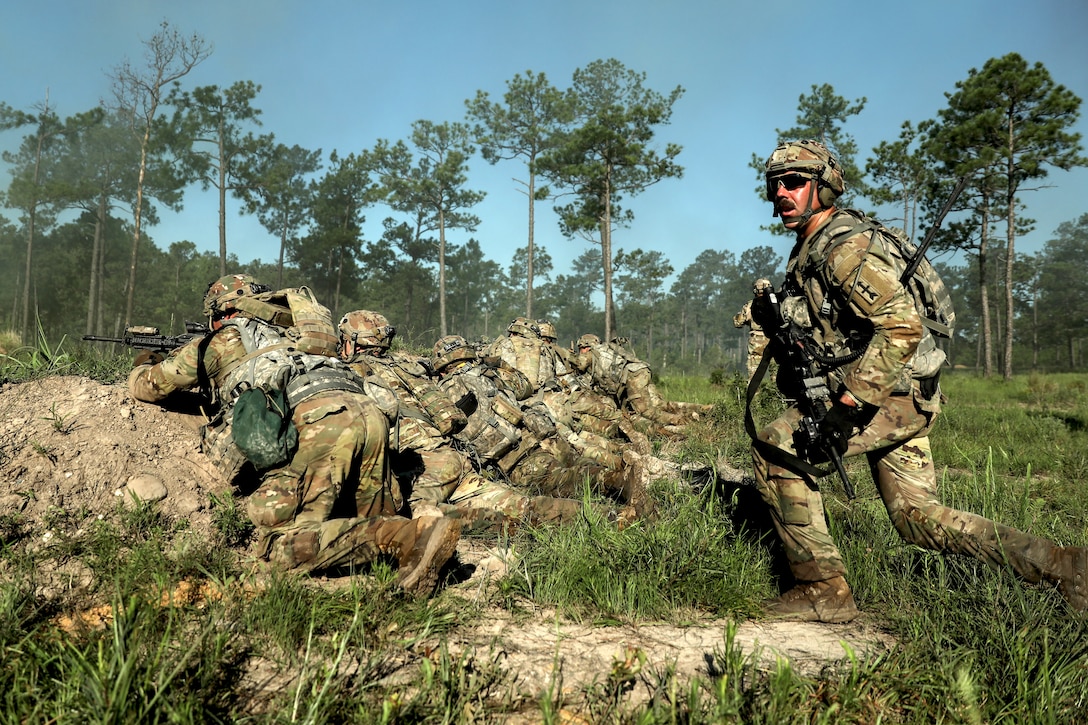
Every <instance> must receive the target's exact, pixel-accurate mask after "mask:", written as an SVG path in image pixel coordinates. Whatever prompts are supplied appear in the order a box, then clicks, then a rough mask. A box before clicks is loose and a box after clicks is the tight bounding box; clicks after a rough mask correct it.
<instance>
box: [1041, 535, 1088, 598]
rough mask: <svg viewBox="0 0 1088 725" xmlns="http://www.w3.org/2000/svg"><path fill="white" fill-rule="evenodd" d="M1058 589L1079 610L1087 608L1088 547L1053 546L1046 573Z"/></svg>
mask: <svg viewBox="0 0 1088 725" xmlns="http://www.w3.org/2000/svg"><path fill="white" fill-rule="evenodd" d="M1047 579H1050V580H1051V581H1053V582H1054V583H1056V584H1057V585H1058V591H1060V592H1061V593H1062V596H1063V597H1065V601H1067V602H1069V606H1071V607H1073V609H1076V610H1077V611H1079V612H1083V611H1084V610H1086V609H1088V549H1086V548H1084V547H1081V546H1059V547H1054V550H1053V551H1052V552H1051V554H1050V567H1049V572H1048V575H1047Z"/></svg>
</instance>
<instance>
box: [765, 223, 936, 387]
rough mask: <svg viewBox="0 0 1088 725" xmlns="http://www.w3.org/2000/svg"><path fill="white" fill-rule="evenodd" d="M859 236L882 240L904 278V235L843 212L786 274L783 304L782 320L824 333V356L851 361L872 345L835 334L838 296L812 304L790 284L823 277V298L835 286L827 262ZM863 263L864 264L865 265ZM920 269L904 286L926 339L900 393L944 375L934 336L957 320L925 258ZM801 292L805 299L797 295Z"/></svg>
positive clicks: (906, 252)
mask: <svg viewBox="0 0 1088 725" xmlns="http://www.w3.org/2000/svg"><path fill="white" fill-rule="evenodd" d="M843 217H846V218H843ZM857 234H868V235H870V238H871V239H872V240H873V241H874V242H875V241H877V239H879V242H880V246H879V249H880V250H883V252H884V254H885V256H886V258H887V259H888V260H889V261H890V262H891V264H892V267H893V268H894V269H895V271H896V273H897V275H898V276H900V277H902V275H903V273H904V272H905V270H906V267H907V262H908V260H909V259H910V257H911V256H912V251H911V250H914V247H913V245H911V244H910V243H909V242H908V241H907V240H906V238H905V237H904V236H902V235H901V234H898V235H897V234H896V233H895V232H894V231H893V230H890V229H888V228H887V227H884V226H882V225H880V224H879V223H878V222H876V221H874V220H872V219H870V218H869V217H865V216H863V215H862V214H860V213H858V212H855V211H853V210H843V211H842V212H841V214H840V215H836V217H835V218H834V219H833V220H832V221H831V222H830V223H829V224H828V226H827V227H826V228H825V229H823V230H821V231H820V232H819V233H818V234H817V236H816V238H815V239H813V240H812V243H811V247H810V248H809V251H808V255H807V258H806V259H805V260H803V265H804V267H803V268H802V269H790V270H787V289H786V294H787V295H788V296H787V297H785V298H784V299H783V300H782V314H783V317H784V318H785V319H787V320H790V321H792V322H794V323H795V324H797V325H798V326H799V327H801V328H802V329H806V330H813V329H820V330H822V331H823V336H822V337H823V339H822V340H821V342H823V343H824V344H825V345H826V347H827V348H828V349H827V350H826V352H827V353H828V354H830V355H833V356H843V357H849V356H850V355H853V354H855V353H860V351H861V350H863V349H864V348H865V347H866V346H867V345H868V340H858V339H850V338H847V337H844V336H843V333H844V332H845V331H843V330H837V329H836V330H832V328H833V325H832V324H831V320H832V317H833V316H835V315H838V314H840V313H841V311H840V310H838V309H837V305H838V304H839V300H838V298H837V297H836V296H829V297H825V298H824V299H823V300H822V301H820V300H808V294H807V293H803V292H802V291H801V290H798V289H796V288H795V286H794V285H793V284H792V282H793V281H794V280H795V279H796V276H797V275H800V276H801V277H802V278H806V277H807V276H808V275H810V274H813V273H815V274H817V275H819V276H820V286H821V289H822V294H824V295H827V290H828V289H829V288H830V287H831V286H832V282H831V281H830V280H829V279H826V278H824V276H823V275H824V274H826V273H827V264H828V259H829V258H830V257H831V254H832V252H833V251H834V250H835V249H836V248H837V247H838V246H839V245H840V244H843V243H844V242H846V241H847V240H848V239H850V238H851V237H853V236H855V235H857ZM864 263H865V262H864V261H863V262H862V264H864ZM918 269H919V271H918V272H916V273H915V275H914V278H913V280H908V283H907V284H905V285H904V287H905V289H906V290H907V292H908V293H909V294H910V295H911V298H912V300H913V301H914V307H915V309H916V310H917V312H918V315H919V317H920V318H921V321H922V338H921V340H920V341H919V343H918V348H917V350H916V351H915V353H914V355H913V356H912V358H911V360H910V362H909V363H908V365H907V366H906V368H905V370H904V377H903V379H902V380H901V381H900V383H899V384H898V385H897V386H896V390H897V391H898V392H906V391H907V390H909V389H910V379H911V378H914V379H925V378H930V377H932V376H933V375H935V374H937V372H939V371H940V368H941V366H942V365H943V364H944V361H945V359H946V355H945V352H944V351H943V350H941V349H940V348H939V347H938V346H937V341H936V339H935V338H934V333H935V332H936V333H937V334H941V335H942V336H944V333H945V332H947V333H949V334H950V332H951V325H952V324H954V322H955V313H954V312H953V311H952V303H951V298H950V297H949V296H948V290H947V288H946V287H945V286H944V284H943V282H941V280H940V277H939V276H938V275H937V273H936V270H934V269H933V267H932V265H930V264H929V262H928V261H924V260H923V263H922V264H920V265H919V268H918ZM920 274H924V275H925V277H926V279H925V283H924V284H923V283H922V282H919V281H917V280H918V279H919V275H920ZM802 284H803V283H802ZM802 294H803V295H805V296H797V295H802ZM813 313H815V314H816V319H813V317H812V316H813ZM931 318H932V319H931Z"/></svg>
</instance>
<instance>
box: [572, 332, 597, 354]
mask: <svg viewBox="0 0 1088 725" xmlns="http://www.w3.org/2000/svg"><path fill="white" fill-rule="evenodd" d="M600 344H601V338H599V337H597V336H596V335H594V334H593V333H592V332H587V333H586V334H584V335H582V336H581V337H579V338H578V349H579V350H580V349H582V348H583V347H592V346H593V345H600Z"/></svg>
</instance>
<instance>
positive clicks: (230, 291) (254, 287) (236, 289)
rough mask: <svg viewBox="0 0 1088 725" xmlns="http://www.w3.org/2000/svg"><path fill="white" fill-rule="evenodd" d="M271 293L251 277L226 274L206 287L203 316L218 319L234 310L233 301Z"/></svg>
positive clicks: (268, 288)
mask: <svg viewBox="0 0 1088 725" xmlns="http://www.w3.org/2000/svg"><path fill="white" fill-rule="evenodd" d="M271 291H272V288H271V287H269V286H268V285H265V284H261V283H260V282H258V281H257V280H256V278H254V277H253V276H252V275H248V274H228V275H226V276H225V277H220V278H219V279H217V280H215V281H214V282H212V283H211V284H209V285H208V289H207V291H206V292H204V314H205V315H206V316H207V317H210V318H216V317H220V316H222V315H224V314H227V313H228V312H230V311H231V310H233V309H235V306H234V300H236V299H238V298H240V297H253V296H255V295H259V294H263V293H265V292H271Z"/></svg>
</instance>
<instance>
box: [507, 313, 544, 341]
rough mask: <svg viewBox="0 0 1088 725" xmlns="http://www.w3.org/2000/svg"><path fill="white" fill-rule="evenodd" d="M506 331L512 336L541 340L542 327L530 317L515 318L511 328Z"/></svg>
mask: <svg viewBox="0 0 1088 725" xmlns="http://www.w3.org/2000/svg"><path fill="white" fill-rule="evenodd" d="M506 331H507V332H508V333H510V334H511V335H520V336H521V337H528V338H533V339H537V340H539V339H540V326H539V325H537V324H536V322H535V321H534V320H530V319H529V318H528V317H515V318H514V321H513V322H511V323H510V326H509V327H507V328H506Z"/></svg>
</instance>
